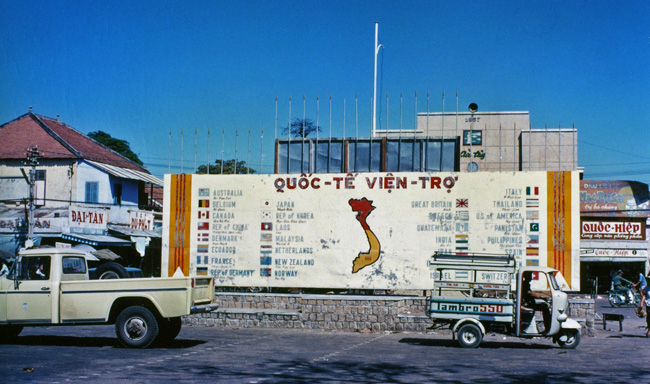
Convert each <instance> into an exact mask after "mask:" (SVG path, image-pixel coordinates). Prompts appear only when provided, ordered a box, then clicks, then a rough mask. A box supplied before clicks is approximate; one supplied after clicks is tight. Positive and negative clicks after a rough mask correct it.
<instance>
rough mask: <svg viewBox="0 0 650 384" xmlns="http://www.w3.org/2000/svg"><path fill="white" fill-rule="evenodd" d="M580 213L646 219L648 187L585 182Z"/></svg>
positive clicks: (581, 191) (583, 182) (630, 182)
mask: <svg viewBox="0 0 650 384" xmlns="http://www.w3.org/2000/svg"><path fill="white" fill-rule="evenodd" d="M580 184H581V185H580V212H582V215H586V216H618V217H645V216H647V214H648V212H647V209H648V207H649V204H650V196H648V186H647V185H646V184H643V183H638V182H633V181H616V180H614V181H612V180H583V181H581V182H580Z"/></svg>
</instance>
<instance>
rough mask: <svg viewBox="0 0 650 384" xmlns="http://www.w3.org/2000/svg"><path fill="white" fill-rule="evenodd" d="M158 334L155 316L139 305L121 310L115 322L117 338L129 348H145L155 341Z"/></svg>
mask: <svg viewBox="0 0 650 384" xmlns="http://www.w3.org/2000/svg"><path fill="white" fill-rule="evenodd" d="M158 332H159V328H158V320H156V316H154V314H153V313H151V311H150V310H148V309H147V308H145V307H142V306H139V305H137V306H132V307H128V308H126V309H125V310H123V311H122V312H121V313H120V314H119V316H117V321H116V322H115V333H116V334H117V338H118V339H119V340H120V343H121V344H122V345H123V346H125V347H129V348H147V347H148V346H150V345H151V343H153V342H154V340H156V337H157V336H158Z"/></svg>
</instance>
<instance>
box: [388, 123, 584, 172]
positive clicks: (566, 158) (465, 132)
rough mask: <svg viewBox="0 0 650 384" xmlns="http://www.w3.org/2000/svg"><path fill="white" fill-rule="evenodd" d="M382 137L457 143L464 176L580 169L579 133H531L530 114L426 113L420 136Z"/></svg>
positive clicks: (548, 130)
mask: <svg viewBox="0 0 650 384" xmlns="http://www.w3.org/2000/svg"><path fill="white" fill-rule="evenodd" d="M376 135H377V136H379V137H388V138H396V137H400V136H401V137H417V138H428V139H429V140H440V138H444V139H445V140H449V139H454V138H455V139H457V140H458V143H459V149H458V152H459V156H460V168H459V169H458V171H461V172H463V171H478V172H480V171H540V170H547V171H568V170H575V169H577V168H578V133H577V130H576V129H575V128H531V126H530V114H529V112H526V111H515V112H459V113H455V112H445V113H442V112H429V113H427V112H421V113H418V115H417V130H416V131H412V130H411V131H397V130H377V131H376ZM449 155H451V154H449ZM442 156H444V157H446V156H448V155H446V154H444V153H443V154H442Z"/></svg>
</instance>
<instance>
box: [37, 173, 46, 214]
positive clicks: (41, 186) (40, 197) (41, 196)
mask: <svg viewBox="0 0 650 384" xmlns="http://www.w3.org/2000/svg"><path fill="white" fill-rule="evenodd" d="M45 173H46V171H45V170H44V169H40V170H37V171H36V172H34V189H35V190H34V194H35V197H34V204H36V205H37V206H42V205H45Z"/></svg>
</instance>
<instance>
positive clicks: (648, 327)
mask: <svg viewBox="0 0 650 384" xmlns="http://www.w3.org/2000/svg"><path fill="white" fill-rule="evenodd" d="M648 278H650V274H648ZM644 280H645V279H644ZM639 291H640V292H641V303H640V304H639V308H641V309H643V306H644V305H645V337H650V316H649V315H648V308H649V307H650V286H648V285H647V284H646V285H645V287H643V289H642V290H639Z"/></svg>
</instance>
